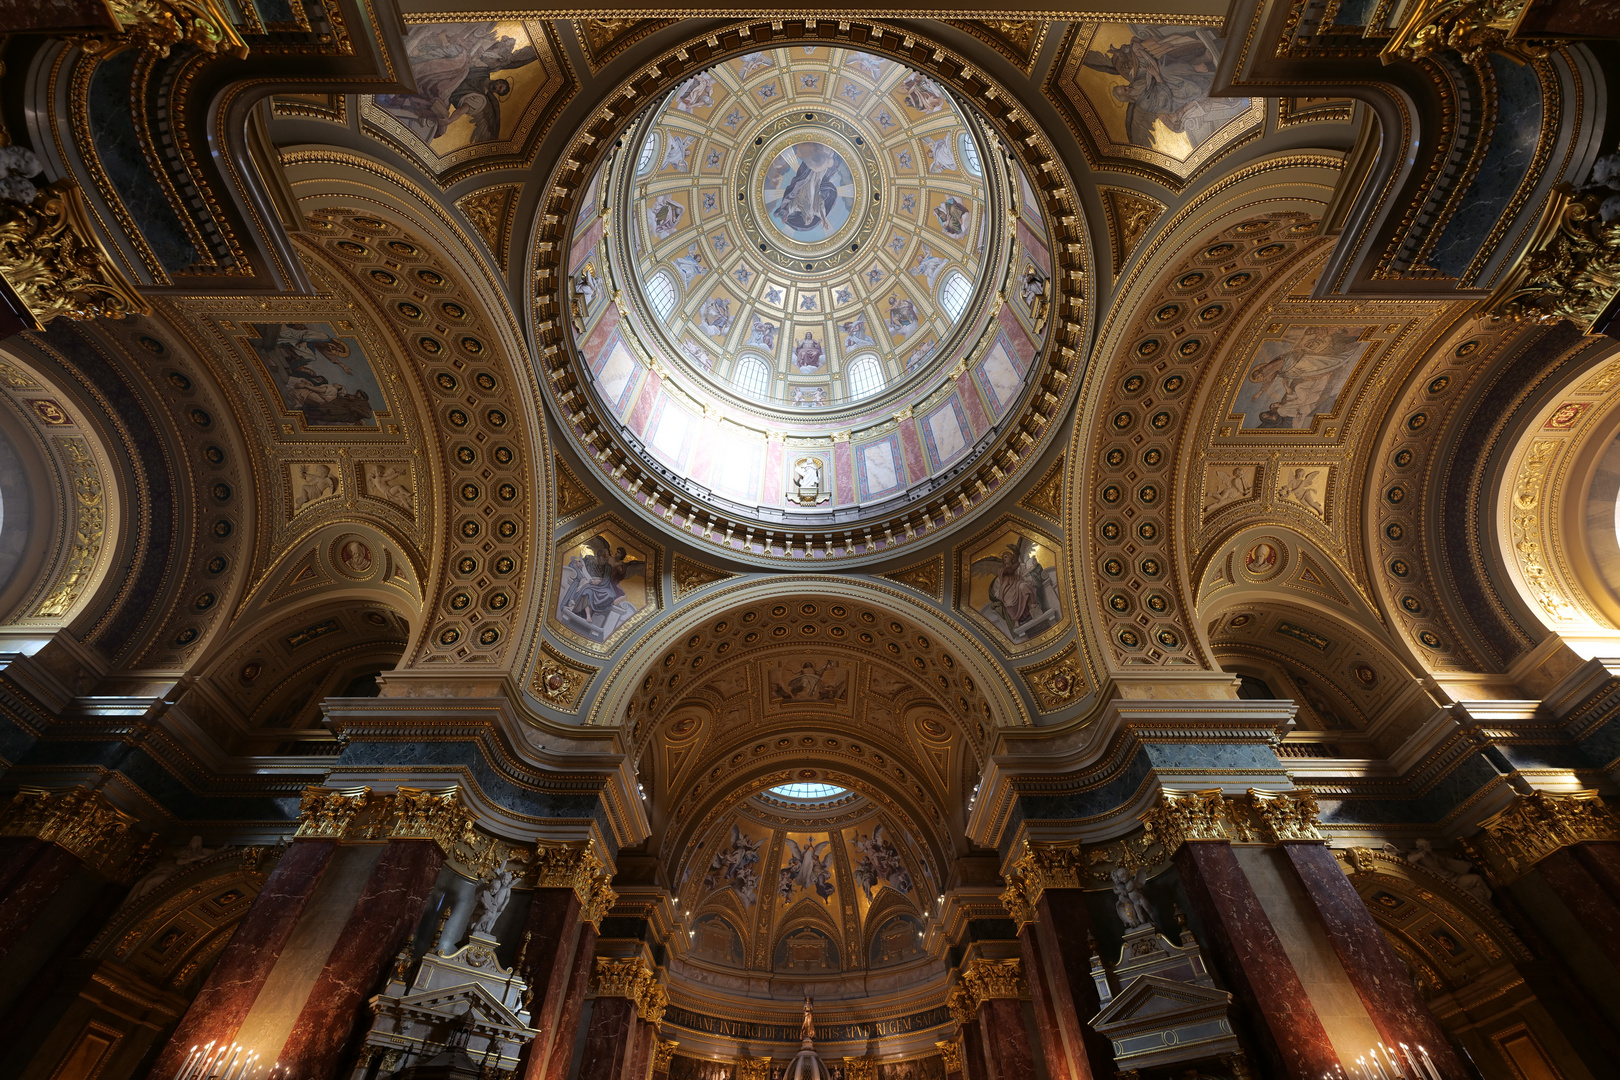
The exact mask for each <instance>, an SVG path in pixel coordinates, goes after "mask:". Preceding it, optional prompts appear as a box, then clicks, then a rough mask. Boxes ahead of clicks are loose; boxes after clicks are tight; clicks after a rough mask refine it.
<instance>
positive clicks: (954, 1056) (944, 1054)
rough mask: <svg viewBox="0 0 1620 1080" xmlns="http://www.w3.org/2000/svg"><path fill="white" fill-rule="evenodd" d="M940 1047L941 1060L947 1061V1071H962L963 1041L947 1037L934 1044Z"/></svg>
mask: <svg viewBox="0 0 1620 1080" xmlns="http://www.w3.org/2000/svg"><path fill="white" fill-rule="evenodd" d="M934 1045H935V1046H937V1047H939V1056H940V1060H941V1061H943V1062H944V1063H945V1071H946V1072H947V1073H959V1072H961V1071H962V1043H961V1041H960V1040H958V1039H947V1040H945V1041H944V1042H937V1043H935V1044H934Z"/></svg>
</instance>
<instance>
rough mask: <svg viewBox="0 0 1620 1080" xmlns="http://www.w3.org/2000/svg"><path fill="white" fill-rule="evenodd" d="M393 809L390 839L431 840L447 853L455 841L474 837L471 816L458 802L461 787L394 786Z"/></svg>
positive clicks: (388, 834)
mask: <svg viewBox="0 0 1620 1080" xmlns="http://www.w3.org/2000/svg"><path fill="white" fill-rule="evenodd" d="M392 809H393V814H392V817H391V818H390V820H389V822H388V824H387V836H388V838H389V839H390V840H431V841H433V842H434V843H435V844H437V845H439V847H440V848H441V849H442V850H443V851H445V852H446V853H448V852H449V851H450V849H451V847H452V846H454V844H455V843H456V841H458V840H462V839H473V825H472V815H470V814H469V813H468V812H467V809H466V807H464V806H463V805H462V804H461V789H460V788H446V789H445V790H443V791H424V790H423V789H421V788H406V787H402V788H396V789H395V790H394V793H393V807H392Z"/></svg>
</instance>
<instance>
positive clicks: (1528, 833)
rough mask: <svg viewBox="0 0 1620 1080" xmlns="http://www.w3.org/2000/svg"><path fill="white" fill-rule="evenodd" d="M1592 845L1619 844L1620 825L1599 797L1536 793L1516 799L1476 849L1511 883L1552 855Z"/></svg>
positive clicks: (1484, 830) (1484, 825)
mask: <svg viewBox="0 0 1620 1080" xmlns="http://www.w3.org/2000/svg"><path fill="white" fill-rule="evenodd" d="M1589 840H1599V841H1602V840H1609V841H1614V840H1620V819H1616V817H1615V815H1614V812H1613V811H1612V810H1610V809H1609V808H1608V806H1607V805H1606V804H1605V803H1604V802H1603V800H1602V798H1600V797H1599V795H1598V793H1597V792H1596V791H1576V792H1573V793H1571V794H1569V795H1554V794H1551V793H1549V792H1545V791H1537V792H1532V793H1531V794H1529V795H1520V796H1518V797H1516V798H1515V799H1514V801H1513V803H1512V805H1510V806H1509V807H1507V809H1505V810H1503V811H1501V812H1500V813H1498V814H1495V815H1493V816H1492V817H1490V818H1487V819H1486V820H1485V821H1483V822H1481V823H1480V831H1479V833H1478V835H1476V836H1474V837H1473V842H1472V844H1471V846H1472V847H1473V848H1474V849H1476V850H1477V851H1478V852H1479V853H1480V854H1481V855H1482V856H1483V857H1484V859H1485V861H1486V862H1487V863H1488V865H1489V866H1490V868H1491V870H1492V871H1493V872H1494V874H1495V876H1496V877H1497V878H1498V879H1499V880H1500V881H1502V882H1503V883H1507V882H1511V881H1514V880H1516V879H1518V878H1520V877H1523V876H1524V875H1525V874H1527V873H1529V872H1530V869H1531V868H1532V867H1533V866H1535V864H1536V863H1537V862H1540V861H1541V860H1542V859H1545V858H1546V857H1547V856H1548V855H1551V854H1552V853H1553V852H1555V851H1558V850H1560V849H1562V848H1566V847H1570V846H1572V845H1575V844H1580V843H1584V842H1586V841H1589Z"/></svg>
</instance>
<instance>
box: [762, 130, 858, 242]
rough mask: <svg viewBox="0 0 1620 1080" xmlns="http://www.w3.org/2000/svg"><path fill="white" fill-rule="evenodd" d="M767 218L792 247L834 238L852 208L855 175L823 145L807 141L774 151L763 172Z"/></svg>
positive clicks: (842, 157) (848, 217) (840, 157)
mask: <svg viewBox="0 0 1620 1080" xmlns="http://www.w3.org/2000/svg"><path fill="white" fill-rule="evenodd" d="M764 190H765V195H764V206H765V214H766V219H767V220H768V221H770V223H771V224H772V225H773V226H775V227H776V231H777V232H779V233H781V234H782V235H783V236H785V237H787V238H788V239H789V240H791V241H793V242H794V243H795V244H805V245H814V244H820V243H822V242H823V241H825V240H827V239H828V238H830V237H832V236H836V235H837V234H838V232H839V231H840V230H842V229H843V227H844V226H845V225H847V224H849V219H850V217H851V214H852V211H853V210H854V206H855V174H854V173H853V172H852V171H851V170H850V167H849V162H847V161H845V160H844V155H843V154H840V153H839V152H838V151H837V150H835V149H834V148H833V147H831V146H828V145H827V144H826V143H824V142H820V141H813V140H805V141H804V142H796V143H792V144H790V145H788V146H786V147H783V148H782V149H781V150H780V151H778V152H777V155H776V157H774V158H772V159H771V162H770V165H769V166H768V167H767V168H766V170H765V183H764Z"/></svg>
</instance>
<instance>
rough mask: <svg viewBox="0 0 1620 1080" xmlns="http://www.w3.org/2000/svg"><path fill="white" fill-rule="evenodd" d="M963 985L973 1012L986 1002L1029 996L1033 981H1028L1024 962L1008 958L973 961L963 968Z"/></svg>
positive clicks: (1017, 999) (1019, 999) (1014, 999)
mask: <svg viewBox="0 0 1620 1080" xmlns="http://www.w3.org/2000/svg"><path fill="white" fill-rule="evenodd" d="M962 987H963V988H964V990H965V992H966V994H967V999H968V1004H969V1006H970V1007H971V1008H972V1010H973V1012H975V1013H977V1012H978V1011H979V1006H981V1005H983V1004H984V1003H985V1002H986V1001H997V1000H1008V1001H1021V1000H1023V999H1025V998H1027V997H1029V984H1028V983H1027V982H1025V981H1024V962H1023V961H1022V960H1019V959H1017V958H1013V959H1008V960H988V959H984V958H982V957H981V958H980V959H977V960H970V961H968V963H967V964H966V965H965V966H964V967H963V968H962Z"/></svg>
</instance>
